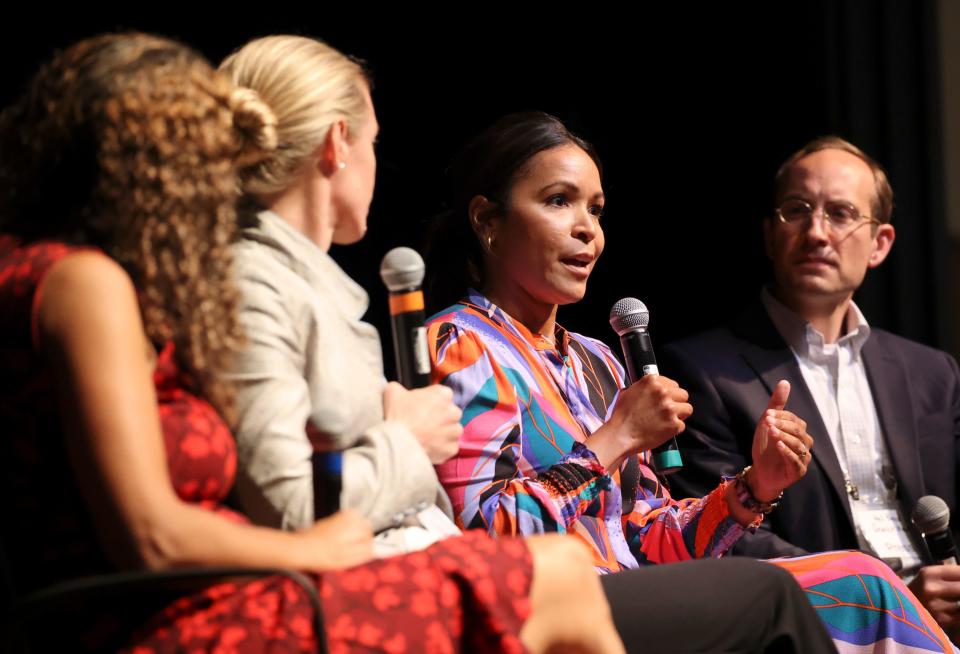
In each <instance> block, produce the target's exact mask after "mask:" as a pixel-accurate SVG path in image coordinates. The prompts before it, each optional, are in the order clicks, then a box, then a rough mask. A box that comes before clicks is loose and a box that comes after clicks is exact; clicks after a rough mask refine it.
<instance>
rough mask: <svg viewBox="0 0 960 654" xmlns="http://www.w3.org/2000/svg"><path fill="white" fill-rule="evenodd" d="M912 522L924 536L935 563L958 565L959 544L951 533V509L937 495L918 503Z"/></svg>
mask: <svg viewBox="0 0 960 654" xmlns="http://www.w3.org/2000/svg"><path fill="white" fill-rule="evenodd" d="M910 520H911V521H912V522H913V524H914V526H915V527H916V528H917V529H918V530H919V531H920V535H921V536H923V542H924V543H926V544H927V552H928V553H929V554H930V560H931V561H932V562H933V563H939V564H941V565H957V544H956V543H955V542H954V540H953V534H952V533H950V507H948V506H947V503H946V502H944V501H943V500H942V499H940V498H939V497H937V496H936V495H924V496H923V497H921V498H920V499H919V500H918V501H917V506H916V507H914V509H913V513H912V514H911V516H910Z"/></svg>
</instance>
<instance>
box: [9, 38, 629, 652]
mask: <svg viewBox="0 0 960 654" xmlns="http://www.w3.org/2000/svg"><path fill="white" fill-rule="evenodd" d="M274 122H275V120H274V117H273V114H272V113H271V112H270V110H269V109H267V108H266V107H265V106H264V105H263V104H262V103H261V102H260V101H259V100H258V99H257V97H256V95H255V94H253V93H252V92H250V91H240V90H237V89H236V88H235V87H234V86H233V85H232V84H231V83H230V82H229V81H228V80H227V79H226V78H225V77H223V76H221V75H220V74H218V73H216V72H215V71H213V70H212V69H211V68H210V66H209V65H208V64H207V63H206V62H205V61H204V60H203V59H202V58H201V57H200V56H199V55H197V54H195V53H194V52H192V51H191V50H189V49H187V48H185V47H184V46H182V45H180V44H177V43H175V42H172V41H168V40H164V39H159V38H156V37H151V36H146V35H138V34H131V35H105V36H99V37H94V38H91V39H88V40H85V41H82V42H80V43H78V44H76V45H74V46H73V47H71V48H69V49H67V50H66V51H65V52H63V53H62V54H60V55H58V56H56V57H55V58H54V59H53V60H52V62H51V63H49V64H48V65H46V66H45V67H44V68H42V70H41V71H40V72H39V73H38V74H37V75H36V77H35V78H34V80H33V82H32V84H31V85H30V87H29V89H28V91H27V93H26V94H25V95H24V96H23V97H22V98H21V99H20V100H19V101H18V102H17V103H16V104H14V105H13V106H11V107H10V108H9V109H7V110H6V111H5V112H4V113H3V114H2V115H0V152H2V153H3V161H2V162H0V230H2V232H4V236H2V237H0V353H2V357H0V420H2V421H3V422H2V424H3V425H4V429H5V437H4V438H3V439H0V448H2V449H0V455H2V457H3V460H4V462H5V466H4V469H5V472H4V473H3V474H2V475H0V483H2V488H0V490H2V492H3V497H4V498H5V499H7V501H8V523H9V524H12V525H17V527H18V528H17V529H16V530H15V531H13V532H12V533H11V532H9V531H8V532H6V534H5V536H4V543H3V544H4V549H5V550H6V551H5V554H6V557H7V559H8V561H9V563H10V564H11V565H10V569H11V576H12V579H11V581H12V582H13V585H14V587H15V590H16V591H17V593H18V594H25V593H29V592H30V591H32V590H35V589H38V588H42V587H44V586H46V585H48V584H51V583H54V582H58V581H62V580H66V579H73V578H76V577H80V576H83V575H90V574H98V573H103V572H108V571H111V570H117V569H129V568H147V569H168V568H177V567H190V566H209V565H224V566H233V567H239V568H278V567H283V568H290V569H295V570H305V571H309V572H321V571H324V572H322V574H320V575H319V576H318V577H317V578H316V581H317V583H318V585H319V591H320V596H321V597H322V601H323V609H324V617H325V621H326V631H327V633H326V638H327V639H328V640H329V642H330V648H331V650H332V651H335V652H344V651H353V650H357V649H362V650H364V651H390V652H402V651H416V650H420V649H422V650H431V651H458V650H460V649H461V648H468V649H474V650H483V651H508V652H519V651H522V650H523V649H524V646H526V647H527V648H529V649H530V650H532V651H535V652H539V651H546V650H548V649H549V648H550V647H552V646H553V645H556V644H558V643H567V644H571V645H574V646H578V647H580V648H581V649H582V650H585V651H596V652H599V651H614V652H615V651H617V650H618V649H619V648H620V645H619V642H618V641H617V639H616V634H615V633H614V632H613V630H612V627H611V626H610V622H609V609H608V607H607V605H606V603H605V602H604V600H603V596H602V594H601V592H600V590H599V585H598V584H597V583H595V582H593V581H591V575H590V574H589V566H588V564H587V558H586V556H585V554H584V553H583V552H582V551H581V550H580V549H579V548H578V547H576V546H571V545H570V544H569V543H568V542H566V541H561V540H559V539H547V540H543V541H540V542H539V543H537V544H531V546H530V547H529V548H528V547H527V546H526V545H525V544H524V543H522V542H520V541H515V542H505V543H500V544H497V543H494V542H492V541H490V540H489V539H472V540H471V539H454V540H453V541H451V542H449V543H443V544H440V545H438V546H436V547H434V548H431V549H429V550H426V551H424V552H421V553H418V554H417V555H413V556H408V557H396V558H393V559H390V560H388V561H381V562H375V563H368V564H365V565H361V566H359V567H354V568H352V569H349V570H343V571H339V572H337V571H336V570H338V569H341V568H347V567H349V566H356V565H357V564H360V563H363V562H365V561H367V560H368V559H369V558H370V557H371V553H372V534H371V530H370V526H369V523H368V522H367V521H366V520H364V519H363V518H361V517H359V516H357V515H356V514H354V513H349V512H343V513H338V514H336V515H334V516H333V517H331V518H328V519H325V520H321V521H319V522H316V523H311V524H308V525H305V526H304V528H303V529H300V530H299V531H296V532H293V533H291V532H283V531H279V530H274V529H269V528H263V527H255V526H252V525H250V524H249V523H248V522H247V520H246V518H245V517H244V516H242V515H240V514H238V513H235V512H232V511H230V510H229V509H227V508H225V507H224V506H223V504H222V502H223V500H224V499H225V497H226V495H227V493H228V492H229V491H230V488H231V485H232V483H233V477H234V473H235V470H236V449H235V445H234V442H233V440H232V438H231V435H230V433H229V430H228V429H227V426H226V424H225V422H224V420H223V417H224V416H225V417H229V416H230V415H231V412H232V409H231V404H232V399H231V398H232V393H231V389H230V386H229V384H227V383H224V382H223V381H222V380H221V378H220V375H219V373H221V372H222V370H223V369H224V367H225V366H226V365H227V363H228V362H229V359H230V354H231V352H232V351H233V350H234V349H235V348H237V347H238V346H239V345H240V344H241V342H242V340H243V339H242V336H241V332H240V329H239V327H238V322H237V320H236V318H235V315H234V314H235V311H234V306H235V292H234V290H233V287H232V284H231V263H230V261H231V258H230V253H229V248H228V244H229V243H230V241H231V239H232V238H233V237H234V235H235V232H236V215H235V209H234V204H235V201H236V197H237V188H236V186H237V185H236V178H235V172H236V168H237V166H238V165H247V164H251V163H253V162H256V161H258V160H259V159H260V158H261V157H262V156H263V154H264V152H266V151H268V150H270V149H272V148H273V147H274V146H275V144H276V131H275V126H274ZM208 400H213V401H215V402H216V403H217V404H218V406H220V407H221V412H220V414H218V413H217V412H216V411H214V409H213V408H212V407H211V405H210V404H209V403H208ZM38 516H39V519H38ZM331 571H334V572H331ZM491 579H497V581H498V582H499V584H498V585H496V586H493V585H491V581H490V580H491ZM574 590H576V591H577V592H573V591H574ZM584 596H585V598H584ZM174 599H175V601H173V602H172V603H171V601H170V600H171V597H169V596H168V595H161V596H157V597H153V598H151V600H150V601H149V602H147V604H143V603H142V602H139V601H138V602H128V603H127V605H126V606H124V607H116V608H114V609H112V613H111V615H108V616H104V615H97V614H92V615H90V614H88V613H89V612H88V613H84V614H83V615H84V617H83V619H82V620H81V621H80V622H82V625H81V626H78V627H77V630H71V629H66V628H64V627H63V624H62V622H58V623H57V625H55V627H54V628H51V629H46V630H43V633H38V634H35V636H36V638H34V639H33V640H36V641H38V642H39V647H38V649H40V650H43V651H47V650H48V649H58V650H62V651H78V650H87V649H89V650H96V651H105V650H117V649H125V648H131V649H133V650H134V651H136V652H138V653H139V654H145V653H147V652H154V651H174V650H175V651H191V652H197V651H201V652H202V651H237V652H263V651H268V650H269V651H284V652H288V651H297V652H299V651H313V650H315V649H316V647H317V643H318V638H322V637H323V636H324V634H317V633H315V632H314V630H313V627H312V624H313V623H312V617H313V611H312V608H311V604H310V603H309V602H308V601H307V599H306V597H305V596H304V594H303V593H302V591H301V589H300V587H299V586H297V585H295V584H294V583H293V582H292V581H290V580H289V579H288V578H286V577H279V576H271V577H265V578H260V579H257V580H254V581H248V582H239V581H229V582H223V583H217V584H215V585H212V586H210V587H207V588H205V589H203V590H201V591H199V592H195V593H193V594H189V593H188V594H182V595H181V596H179V597H176V598H174ZM83 608H84V607H73V612H82V610H83ZM571 616H575V618H574V619H572V620H571ZM577 616H579V617H577ZM59 617H62V616H58V618H59ZM77 624H80V623H77Z"/></svg>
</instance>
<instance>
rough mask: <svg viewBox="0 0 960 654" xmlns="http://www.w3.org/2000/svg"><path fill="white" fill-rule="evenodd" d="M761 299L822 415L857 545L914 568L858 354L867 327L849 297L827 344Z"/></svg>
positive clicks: (766, 296)
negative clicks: (836, 333)
mask: <svg viewBox="0 0 960 654" xmlns="http://www.w3.org/2000/svg"><path fill="white" fill-rule="evenodd" d="M761 300H762V302H763V305H764V307H765V308H766V310H767V313H768V314H769V316H770V319H771V320H772V321H773V324H774V326H775V327H776V329H777V331H778V332H779V333H780V335H781V336H782V337H783V340H784V341H786V343H787V345H788V346H789V347H790V349H791V351H792V352H793V354H794V356H795V357H796V359H797V364H798V365H799V366H800V373H801V374H802V375H803V380H804V381H805V382H806V384H807V388H809V389H810V394H811V395H812V396H813V400H814V402H816V404H817V409H819V411H820V416H821V418H823V423H824V425H825V427H826V429H827V434H828V436H829V437H830V441H831V443H832V444H833V449H834V450H835V451H836V453H837V458H838V459H839V462H840V469H841V470H842V471H843V475H844V478H845V482H846V485H847V491H848V497H847V501H848V502H849V504H850V508H851V513H852V514H853V522H854V525H855V526H856V531H857V539H858V540H859V542H860V547H861V549H865V550H868V551H872V552H876V553H877V554H879V555H880V556H881V557H884V558H887V557H896V558H900V559H901V565H902V569H901V570H900V571H899V574H901V575H906V574H910V573H912V572H915V570H916V569H917V568H918V567H919V566H920V557H919V555H918V553H917V550H916V548H915V547H914V545H913V543H912V542H911V540H910V537H909V536H908V529H909V526H908V524H907V522H906V520H905V518H904V514H903V512H902V510H901V507H900V503H899V502H898V501H897V485H896V475H895V473H894V470H893V464H892V463H891V461H890V456H889V454H888V452H887V446H886V442H885V441H884V439H883V432H882V430H881V427H880V418H879V416H878V415H877V408H876V405H875V404H874V402H873V393H872V391H871V390H870V384H869V382H868V380H867V372H866V368H865V367H864V365H863V358H862V357H861V356H860V353H861V350H862V348H863V344H864V343H865V342H866V341H867V339H868V338H869V337H870V326H869V325H868V324H867V321H866V319H865V318H864V317H863V314H862V313H861V312H860V309H859V308H857V305H856V304H854V303H853V302H852V301H851V302H850V307H849V309H848V311H847V316H846V330H845V333H844V335H843V336H841V337H840V338H839V339H838V340H837V342H836V343H826V342H825V341H824V337H823V334H821V333H820V332H819V331H817V330H816V329H814V328H813V326H812V325H811V324H810V323H809V322H807V321H806V320H804V319H803V318H801V317H800V316H798V315H797V314H795V313H794V312H793V311H791V310H790V309H789V308H787V307H786V306H784V305H783V304H782V303H781V302H780V301H778V300H777V299H776V298H774V297H773V296H772V295H771V294H770V293H769V291H767V289H763V291H762V293H761ZM800 417H801V418H803V416H800ZM896 523H899V524H896Z"/></svg>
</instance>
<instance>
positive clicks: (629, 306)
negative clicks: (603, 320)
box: [610, 297, 650, 336]
mask: <svg viewBox="0 0 960 654" xmlns="http://www.w3.org/2000/svg"><path fill="white" fill-rule="evenodd" d="M649 324H650V312H649V311H647V305H645V304H644V303H643V302H641V301H640V300H638V299H637V298H635V297H625V298H623V299H622V300H617V303H616V304H614V305H613V308H612V309H610V326H611V327H613V331H615V332H617V336H623V335H624V334H626V333H627V332H629V331H632V330H635V329H640V330H644V331H645V330H646V329H647V325H649Z"/></svg>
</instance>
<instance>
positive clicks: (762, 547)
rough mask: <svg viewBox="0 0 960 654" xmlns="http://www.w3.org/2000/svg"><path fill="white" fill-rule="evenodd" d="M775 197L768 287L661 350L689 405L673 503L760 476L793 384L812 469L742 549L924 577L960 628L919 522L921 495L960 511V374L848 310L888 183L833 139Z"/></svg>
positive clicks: (956, 578) (800, 157)
mask: <svg viewBox="0 0 960 654" xmlns="http://www.w3.org/2000/svg"><path fill="white" fill-rule="evenodd" d="M775 198H776V200H775V204H776V209H775V210H774V211H773V212H772V215H771V216H770V217H769V218H767V219H766V220H765V221H764V225H763V230H764V241H765V245H766V251H767V254H768V256H769V257H770V259H771V261H772V263H773V272H774V282H773V284H772V285H771V286H769V287H768V288H764V289H763V290H762V291H761V297H760V298H759V301H758V302H756V303H755V304H754V305H753V306H751V307H749V308H748V309H747V310H746V312H744V313H743V314H742V315H741V316H740V317H739V318H738V319H737V320H735V321H734V322H733V323H731V324H730V325H727V326H725V327H723V328H720V329H716V330H713V331H710V332H707V333H705V334H701V335H699V336H695V337H693V338H690V339H686V340H683V341H680V342H677V343H674V344H673V345H671V346H668V347H667V348H666V349H665V350H664V351H662V352H661V353H659V359H660V361H659V363H660V369H661V370H662V371H663V372H664V373H665V374H668V375H670V376H671V377H673V378H674V379H676V380H677V381H678V382H679V383H680V384H681V386H683V387H684V388H686V389H687V390H688V391H689V392H690V402H691V404H693V407H694V413H693V416H691V418H689V419H688V420H687V421H686V425H687V427H686V430H685V431H684V433H683V434H681V435H680V437H679V444H680V449H681V451H682V452H683V458H684V464H685V465H684V468H683V469H682V470H681V471H679V472H677V473H675V474H673V475H671V476H670V482H671V486H672V487H673V488H672V491H673V494H674V495H676V496H679V497H699V496H701V495H703V494H705V492H707V491H709V490H710V489H711V488H713V487H714V486H715V485H716V483H717V479H718V478H719V477H720V476H721V475H731V474H734V473H735V472H736V471H737V470H740V469H741V468H743V466H744V465H747V464H749V463H750V460H751V451H750V448H751V442H752V439H753V430H754V426H755V425H756V424H757V419H758V418H759V417H760V415H761V414H762V413H763V412H764V410H765V409H766V408H767V403H768V401H769V398H770V394H771V392H772V391H773V388H774V386H775V385H776V384H777V382H778V381H779V380H781V379H785V380H787V381H789V382H790V384H791V391H790V394H789V398H788V400H787V402H786V408H788V409H789V410H790V411H792V412H793V413H795V414H796V415H798V416H799V417H800V418H802V419H804V420H806V421H807V431H808V433H809V434H810V435H811V436H813V438H814V440H815V442H814V446H813V449H812V451H811V452H810V453H809V454H806V455H805V456H812V457H813V460H812V462H811V465H810V466H809V467H808V471H807V475H806V477H804V478H803V479H802V480H800V482H798V483H797V484H795V485H794V486H792V487H791V488H790V489H789V490H787V491H786V492H785V493H784V494H783V497H782V498H781V499H780V502H779V506H778V507H777V509H776V510H774V511H773V512H772V513H770V515H768V516H767V518H766V520H765V521H764V523H763V525H762V526H761V528H760V529H759V530H758V531H757V532H756V533H754V534H748V535H746V536H745V537H744V538H743V539H741V540H740V541H739V543H738V545H737V546H736V548H735V550H734V552H735V553H739V554H744V555H749V556H755V557H760V558H772V557H777V556H790V555H800V554H805V553H807V552H817V551H823V550H837V549H854V548H858V549H862V550H865V551H868V552H871V553H873V554H875V555H876V556H878V557H880V558H882V559H884V560H886V561H887V562H888V563H890V565H891V567H893V568H894V569H895V570H898V571H899V572H900V573H901V575H902V576H904V577H907V578H908V577H912V576H913V575H917V577H916V579H914V581H913V582H912V583H911V589H912V590H913V591H914V593H916V594H917V596H918V597H919V598H920V599H921V600H922V601H923V602H924V604H925V605H926V606H927V608H928V609H929V610H930V612H931V614H933V616H934V618H935V619H937V621H938V622H940V623H941V624H943V625H944V626H952V625H954V624H957V623H960V602H958V601H960V567H958V566H954V567H948V566H942V565H937V566H928V567H926V568H923V570H922V571H921V572H920V573H919V574H917V573H918V570H920V567H921V560H922V559H923V558H924V555H923V554H922V552H923V545H922V543H921V542H920V540H919V539H918V538H917V537H916V535H915V534H914V533H913V531H912V529H911V525H910V523H909V515H910V512H911V511H912V510H913V507H914V506H915V504H916V502H917V500H918V499H919V498H920V497H922V496H923V495H937V496H939V497H941V498H943V499H944V500H945V501H946V503H947V504H948V505H949V506H950V509H951V511H953V510H954V509H955V508H956V499H957V482H958V478H957V476H956V468H957V463H958V455H960V446H958V443H957V439H958V435H960V373H958V369H957V364H956V362H955V361H954V359H953V358H952V357H951V356H949V355H948V354H946V353H944V352H941V351H938V350H934V349H932V348H929V347H926V346H923V345H920V344H918V343H914V342H912V341H908V340H906V339H904V338H900V337H898V336H895V335H893V334H890V333H888V332H884V331H882V330H879V329H874V328H871V327H870V326H869V325H868V324H867V321H866V319H865V318H864V316H863V314H862V313H861V312H860V310H859V309H858V308H857V306H856V304H854V302H853V299H852V298H853V294H854V292H855V291H856V290H857V288H858V287H859V286H860V284H861V283H862V282H863V279H864V276H865V275H866V273H867V270H868V269H870V268H875V267H877V266H879V265H880V264H881V263H882V262H883V260H884V259H886V257H887V255H888V254H889V252H890V248H891V247H892V245H893V242H894V237H895V232H894V228H893V225H891V224H890V216H891V212H892V209H893V191H892V189H891V188H890V184H889V182H888V181H887V176H886V174H885V173H884V171H883V169H882V168H881V167H880V166H879V165H878V164H877V163H876V162H875V161H874V160H873V159H871V158H870V157H869V156H867V155H866V154H865V153H863V152H862V151H861V150H860V149H859V148H857V147H856V146H854V145H852V144H851V143H848V142H847V141H844V140H843V139H840V138H837V137H825V138H820V139H817V140H815V141H812V142H811V143H809V144H807V145H806V146H804V147H803V148H801V149H800V150H799V151H798V152H796V153H795V154H794V155H793V156H791V157H790V158H789V159H787V161H786V162H785V163H784V164H783V166H781V167H780V170H779V171H778V172H777V176H776V179H775ZM776 499H777V498H775V497H757V498H755V500H757V501H761V502H770V501H775V500H776ZM954 523H955V524H956V523H957V521H956V520H955V521H954Z"/></svg>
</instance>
